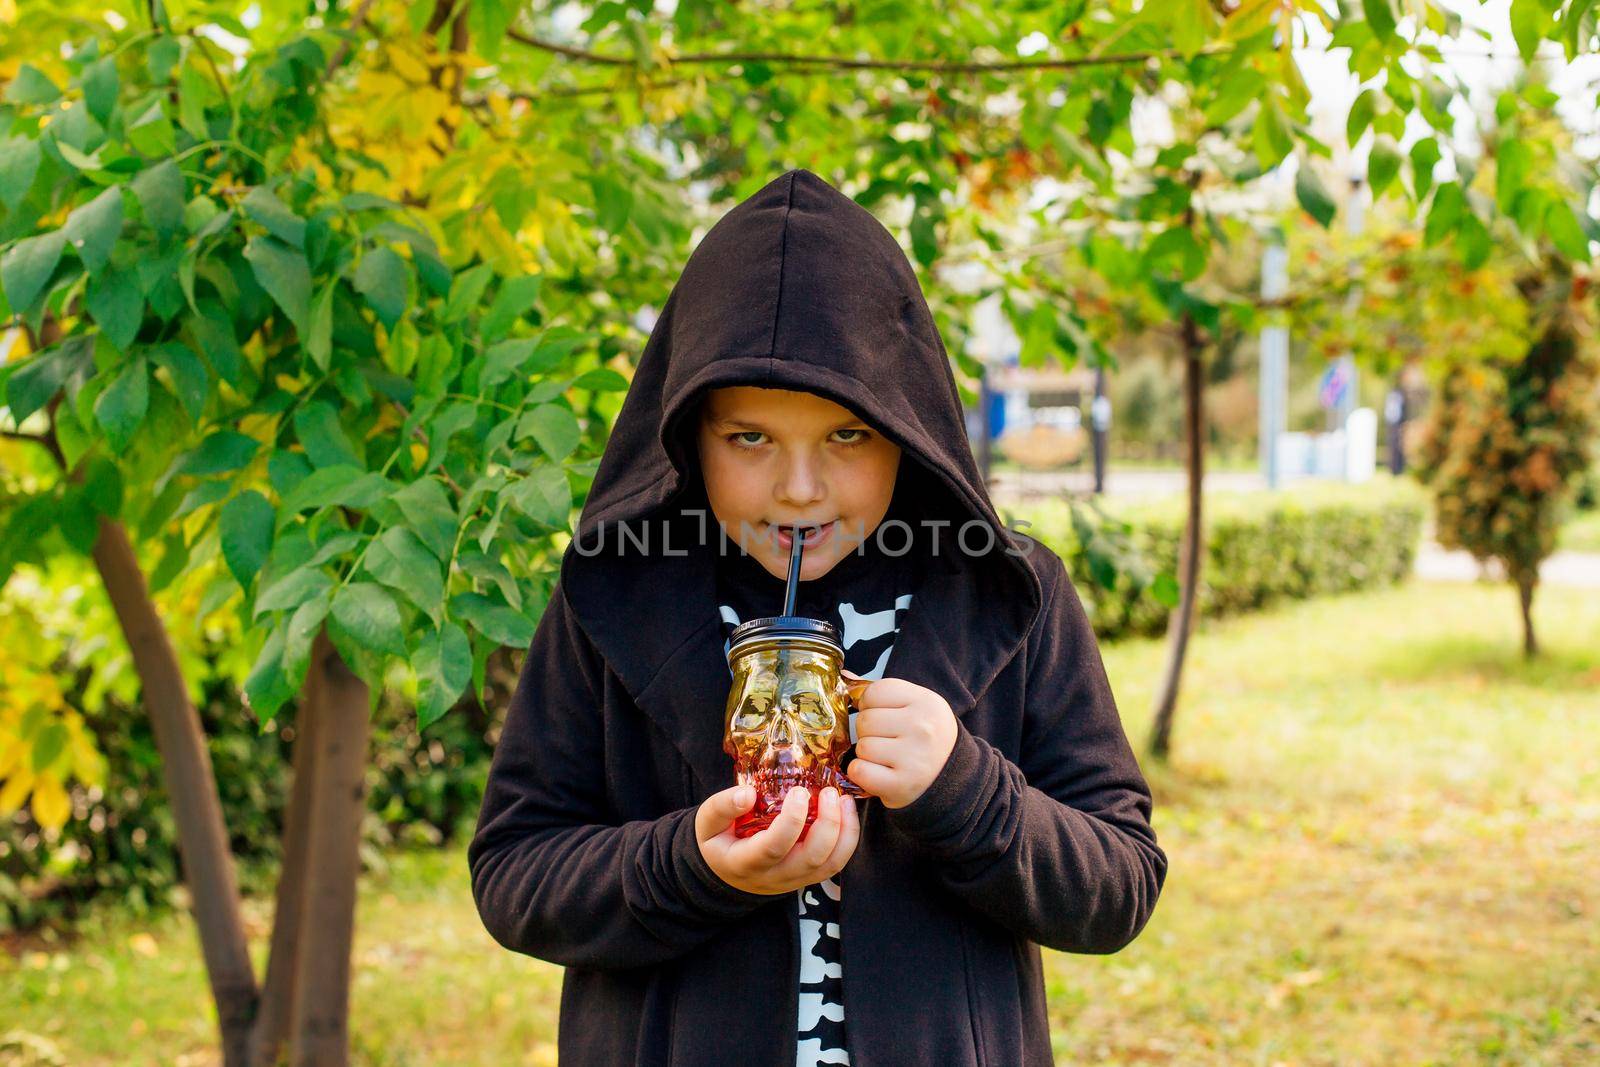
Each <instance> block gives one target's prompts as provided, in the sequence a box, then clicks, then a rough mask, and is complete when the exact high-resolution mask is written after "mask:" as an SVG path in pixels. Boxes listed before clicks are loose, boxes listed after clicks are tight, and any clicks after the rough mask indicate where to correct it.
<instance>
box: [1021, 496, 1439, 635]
mask: <svg viewBox="0 0 1600 1067" xmlns="http://www.w3.org/2000/svg"><path fill="white" fill-rule="evenodd" d="M1008 510H1009V511H1010V513H1011V514H1012V515H1013V516H1014V517H1015V518H1016V519H1019V520H1025V521H1027V522H1028V523H1031V524H1032V525H1031V526H1027V527H1022V528H1021V529H1022V531H1023V532H1024V533H1026V534H1027V535H1028V536H1030V537H1034V538H1036V539H1038V540H1040V541H1042V542H1044V543H1045V544H1047V545H1049V546H1050V547H1051V548H1052V549H1054V550H1055V551H1056V552H1057V553H1058V554H1059V555H1060V556H1061V557H1062V559H1063V560H1065V561H1066V563H1067V567H1068V570H1069V572H1070V573H1071V575H1072V580H1073V582H1074V583H1076V585H1077V587H1078V592H1079V595H1080V596H1082V597H1083V599H1084V608H1085V609H1086V610H1087V611H1088V612H1089V617H1090V619H1091V620H1092V621H1093V622H1094V628H1095V633H1097V634H1098V635H1100V636H1101V637H1102V638H1109V637H1121V636H1128V635H1136V634H1156V633H1161V632H1162V631H1163V630H1164V629H1165V628H1166V625H1167V616H1168V614H1169V613H1170V611H1171V607H1170V605H1169V604H1167V603H1164V602H1163V600H1162V599H1160V598H1158V597H1157V596H1156V595H1155V593H1154V591H1153V589H1152V586H1151V584H1150V583H1149V581H1148V577H1147V576H1149V575H1159V574H1168V575H1171V574H1174V573H1176V571H1177V566H1178V544H1179V542H1180V540H1181V538H1182V536H1183V521H1184V503H1183V501H1182V499H1181V498H1163V499H1162V500H1160V501H1156V502H1151V503H1142V504H1127V503H1118V504H1114V505H1112V506H1111V508H1110V509H1109V510H1108V511H1106V512H1105V513H1104V514H1103V517H1102V518H1101V519H1100V520H1099V522H1100V523H1101V524H1102V525H1101V526H1100V527H1097V529H1104V528H1105V527H1106V526H1108V525H1109V526H1110V527H1112V528H1113V529H1114V528H1116V527H1118V526H1121V527H1122V528H1121V529H1120V530H1118V531H1117V532H1118V533H1120V534H1121V535H1122V537H1123V539H1124V540H1125V542H1126V549H1125V552H1124V557H1125V558H1124V559H1123V560H1121V561H1119V562H1120V565H1119V567H1118V570H1117V573H1116V574H1115V576H1114V577H1112V578H1111V582H1110V585H1109V586H1108V585H1106V584H1105V581H1104V577H1110V576H1103V577H1102V578H1101V579H1099V580H1097V578H1096V577H1095V576H1094V574H1093V573H1092V571H1091V568H1090V565H1089V557H1088V555H1087V554H1086V553H1085V552H1084V551H1083V547H1082V546H1083V538H1082V536H1081V534H1080V532H1079V531H1078V530H1077V529H1076V528H1075V527H1074V524H1073V522H1072V518H1071V513H1070V510H1069V507H1068V505H1067V504H1066V502H1064V501H1049V502H1045V503H1040V504H1028V505H1025V506H1022V507H1018V508H1014V509H1008ZM1424 512H1425V504H1424V499H1423V497H1422V494H1421V493H1420V492H1419V491H1418V490H1417V489H1416V488H1415V487H1414V486H1412V485H1411V484H1410V483H1406V482H1401V481H1396V480H1392V479H1388V478H1382V479H1378V480H1376V481H1374V482H1371V483H1368V484H1366V485H1362V486H1342V485H1319V486H1314V487H1307V488H1304V489H1295V490H1288V491H1285V492H1281V493H1271V494H1269V493H1251V494H1215V495H1208V496H1207V497H1206V513H1205V524H1206V537H1205V545H1206V558H1205V563H1204V566H1202V567H1201V572H1200V578H1201V586H1200V594H1199V602H1198V605H1197V608H1198V610H1199V611H1200V613H1201V614H1202V615H1207V616H1219V615H1230V614H1236V613H1239V612H1245V611H1254V610H1256V609H1258V608H1262V607H1264V606H1266V605H1268V604H1271V603H1273V602H1275V601H1280V600H1294V599H1304V598H1307V597H1313V596H1322V595H1324V594H1328V593H1342V592H1348V591H1350V590H1355V589H1365V588H1370V587H1373V586H1378V585H1386V584H1391V583H1394V582H1398V581H1400V580H1401V579H1403V578H1404V577H1405V576H1406V575H1407V574H1409V573H1410V571H1411V567H1412V563H1413V561H1414V560H1415V558H1416V550H1417V544H1418V541H1419V539H1420V537H1421V533H1422V522H1423V516H1424Z"/></svg>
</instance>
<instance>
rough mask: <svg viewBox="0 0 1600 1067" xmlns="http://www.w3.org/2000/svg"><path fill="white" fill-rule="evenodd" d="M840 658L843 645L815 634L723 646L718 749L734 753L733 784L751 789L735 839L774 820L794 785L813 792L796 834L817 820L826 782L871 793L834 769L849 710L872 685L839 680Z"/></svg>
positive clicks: (844, 744) (857, 793)
mask: <svg viewBox="0 0 1600 1067" xmlns="http://www.w3.org/2000/svg"><path fill="white" fill-rule="evenodd" d="M822 625H826V624H822ZM830 629H831V627H830ZM843 662H844V650H843V648H842V647H841V646H840V645H838V644H837V643H835V642H833V641H831V640H829V639H827V638H826V637H824V636H822V635H816V634H805V635H799V634H793V633H787V634H786V633H777V634H770V635H767V636H757V637H753V638H748V639H745V640H742V641H736V642H735V644H734V645H733V647H731V648H730V649H729V652H728V666H729V668H730V669H731V671H732V672H733V685H732V687H731V688H730V689H729V691H728V704H727V709H726V713H725V717H724V728H723V741H722V747H723V750H724V751H725V752H727V753H728V755H729V756H731V757H733V762H734V776H735V778H736V779H737V780H738V783H739V784H740V785H750V786H754V787H755V790H756V802H755V805H754V806H753V807H751V809H750V810H749V811H747V812H745V813H744V814H743V815H741V816H739V817H738V818H737V819H735V820H734V824H733V832H734V834H735V836H737V837H749V836H751V835H752V834H756V833H759V832H760V831H762V830H764V829H766V828H767V827H768V826H770V825H772V821H773V819H775V818H776V817H777V815H778V812H779V810H780V809H781V808H782V807H783V798H784V797H785V796H787V795H788V793H789V790H790V789H793V788H794V787H795V786H797V785H801V786H805V787H806V789H807V790H808V791H809V792H810V794H811V799H810V802H809V803H808V804H807V806H806V824H805V829H804V830H802V831H801V837H802V839H803V838H804V836H805V833H806V832H807V831H809V830H810V828H811V824H812V823H813V822H815V821H816V818H817V800H818V797H819V795H820V794H821V792H822V790H823V788H824V787H826V786H830V785H831V786H833V787H834V788H835V789H837V790H838V791H839V794H840V796H847V795H848V796H853V797H857V798H859V799H865V798H867V797H869V796H870V795H871V794H869V793H867V792H866V791H865V790H864V789H862V788H861V787H860V786H859V785H857V784H856V783H854V782H852V781H851V780H850V779H849V778H846V777H845V775H844V772H842V771H841V770H840V769H839V757H840V756H841V755H842V754H843V753H844V751H845V749H847V748H849V747H850V719H849V715H850V712H851V710H852V709H853V708H854V702H855V700H856V698H857V697H859V696H860V693H861V690H862V689H864V688H865V687H866V686H867V685H868V684H870V683H869V681H868V680H867V679H864V678H863V679H857V680H855V681H849V680H847V679H845V678H843V677H842V676H841V675H840V673H839V670H840V667H841V666H842V665H843Z"/></svg>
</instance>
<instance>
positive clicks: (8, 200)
mask: <svg viewBox="0 0 1600 1067" xmlns="http://www.w3.org/2000/svg"><path fill="white" fill-rule="evenodd" d="M39 158H40V156H39V142H37V141H30V140H29V139H27V138H26V137H12V138H10V139H9V140H5V141H0V204H4V205H5V206H6V208H7V209H9V210H12V211H15V210H16V208H17V205H18V204H20V203H22V200H23V198H24V197H26V196H27V195H28V190H29V189H31V188H33V179H34V177H35V176H36V175H37V174H38V173H39Z"/></svg>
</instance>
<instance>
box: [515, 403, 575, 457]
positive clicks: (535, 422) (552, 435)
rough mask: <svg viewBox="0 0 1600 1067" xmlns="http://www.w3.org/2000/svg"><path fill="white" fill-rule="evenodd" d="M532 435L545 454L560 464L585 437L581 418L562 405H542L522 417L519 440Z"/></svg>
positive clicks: (518, 431)
mask: <svg viewBox="0 0 1600 1067" xmlns="http://www.w3.org/2000/svg"><path fill="white" fill-rule="evenodd" d="M530 435H531V436H532V437H533V439H534V440H535V441H537V442H538V443H539V447H540V448H542V449H543V450H544V453H545V455H547V456H549V457H550V458H551V459H553V460H555V461H556V462H557V463H559V462H561V461H562V460H564V459H566V458H567V457H568V456H570V455H572V453H573V451H574V450H575V449H576V448H577V447H578V442H579V441H580V440H582V439H583V430H582V429H581V428H579V426H578V419H577V416H575V415H574V414H573V413H572V412H571V411H570V410H569V409H567V408H564V407H562V406H561V405H560V404H542V405H540V406H539V407H536V408H534V409H533V410H532V411H530V412H528V413H526V414H525V415H523V416H522V419H521V421H519V422H518V423H517V435H516V439H517V440H518V441H520V440H522V439H523V438H524V437H528V436H530Z"/></svg>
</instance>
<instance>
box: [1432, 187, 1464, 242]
mask: <svg viewBox="0 0 1600 1067" xmlns="http://www.w3.org/2000/svg"><path fill="white" fill-rule="evenodd" d="M1465 203H1466V202H1465V200H1464V199H1463V197H1462V195H1461V186H1460V185H1458V184H1456V183H1455V182H1446V183H1445V184H1443V185H1441V186H1439V188H1438V190H1437V191H1436V192H1435V193H1434V194H1433V206H1432V207H1430V208H1429V209H1428V222H1427V225H1426V226H1424V227H1423V231H1422V238H1423V240H1424V241H1426V242H1427V243H1428V244H1430V245H1433V244H1438V243H1439V242H1440V241H1441V240H1443V239H1444V238H1445V236H1446V235H1448V234H1450V233H1452V232H1453V231H1454V229H1455V225H1456V220H1457V219H1459V218H1460V217H1461V211H1462V208H1463V207H1464V206H1465Z"/></svg>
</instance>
